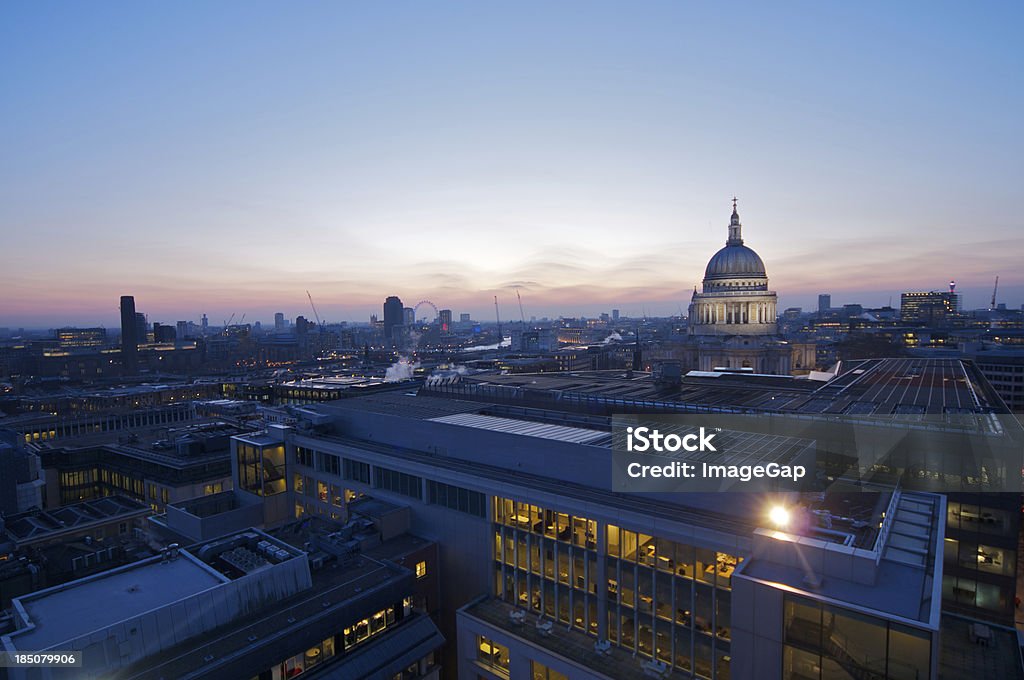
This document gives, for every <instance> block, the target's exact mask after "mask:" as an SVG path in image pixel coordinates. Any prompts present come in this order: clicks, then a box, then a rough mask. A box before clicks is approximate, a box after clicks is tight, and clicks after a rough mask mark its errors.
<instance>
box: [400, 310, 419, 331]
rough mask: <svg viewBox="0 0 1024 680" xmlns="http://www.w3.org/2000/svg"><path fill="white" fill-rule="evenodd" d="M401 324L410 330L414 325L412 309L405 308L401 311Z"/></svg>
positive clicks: (414, 316) (414, 315)
mask: <svg viewBox="0 0 1024 680" xmlns="http://www.w3.org/2000/svg"><path fill="white" fill-rule="evenodd" d="M402 318H403V323H405V325H406V326H409V327H410V328H411V327H413V326H415V325H416V310H415V309H413V308H412V307H406V308H405V309H403V310H402Z"/></svg>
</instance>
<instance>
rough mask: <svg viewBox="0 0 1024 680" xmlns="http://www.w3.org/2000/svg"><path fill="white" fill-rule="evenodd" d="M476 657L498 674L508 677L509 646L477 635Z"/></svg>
mask: <svg viewBox="0 0 1024 680" xmlns="http://www.w3.org/2000/svg"><path fill="white" fill-rule="evenodd" d="M476 659H477V661H479V662H480V663H482V664H484V665H485V666H488V667H489V668H491V670H493V671H494V672H495V673H497V674H498V675H503V676H505V677H506V678H507V677H508V647H506V646H505V645H499V644H498V643H497V642H495V641H494V640H491V639H490V638H485V637H484V636H483V635H477V636H476Z"/></svg>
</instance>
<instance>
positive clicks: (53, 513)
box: [0, 496, 149, 544]
mask: <svg viewBox="0 0 1024 680" xmlns="http://www.w3.org/2000/svg"><path fill="white" fill-rule="evenodd" d="M148 513H149V506H147V505H144V504H143V503H140V502H138V501H135V500H132V499H131V498H127V497H124V496H105V497H103V498H96V499H93V500H88V501H84V502H82V503H75V504H73V505H65V506H63V507H60V508H56V509H54V510H37V511H31V512H25V513H21V514H18V515H12V516H11V517H9V518H7V519H6V520H5V521H4V524H3V531H2V532H0V538H2V537H3V536H4V534H6V535H7V537H9V538H10V539H12V540H13V541H14V542H15V543H22V544H23V543H29V542H37V541H40V540H44V539H47V538H51V537H53V536H57V535H60V534H62V533H65V532H68V531H74V530H78V529H82V528H85V527H87V526H91V525H94V524H102V523H106V522H110V521H114V520H117V519H118V518H121V517H123V518H129V517H134V516H137V515H144V514H148Z"/></svg>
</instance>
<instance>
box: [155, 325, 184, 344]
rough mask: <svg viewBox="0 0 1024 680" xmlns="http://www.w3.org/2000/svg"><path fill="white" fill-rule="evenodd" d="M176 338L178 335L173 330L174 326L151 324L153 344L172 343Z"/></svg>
mask: <svg viewBox="0 0 1024 680" xmlns="http://www.w3.org/2000/svg"><path fill="white" fill-rule="evenodd" d="M177 338H178V333H177V331H176V330H175V329H174V326H168V325H167V324H162V323H156V322H154V323H153V342H174V341H175V340H176V339H177Z"/></svg>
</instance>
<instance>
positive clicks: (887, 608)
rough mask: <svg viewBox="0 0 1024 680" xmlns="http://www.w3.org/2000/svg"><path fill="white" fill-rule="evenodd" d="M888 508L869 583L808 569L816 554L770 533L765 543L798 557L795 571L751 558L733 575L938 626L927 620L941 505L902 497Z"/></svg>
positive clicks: (795, 539) (934, 595)
mask: <svg viewBox="0 0 1024 680" xmlns="http://www.w3.org/2000/svg"><path fill="white" fill-rule="evenodd" d="M894 505H895V510H894V511H893V512H892V513H891V516H890V517H887V518H886V522H887V523H888V526H887V533H884V535H880V536H879V537H878V539H877V541H876V545H875V546H874V548H873V551H876V552H880V553H881V557H880V559H879V561H878V567H877V571H876V573H875V582H874V584H867V583H858V582H856V581H853V580H848V579H846V578H842V577H840V576H839V575H838V574H834V573H829V571H828V569H824V570H822V569H821V567H820V566H816V567H811V563H812V562H813V563H814V564H815V565H820V564H821V562H819V561H818V559H817V557H818V556H816V555H814V554H813V553H814V552H816V551H817V550H818V549H816V548H815V546H814V545H811V544H806V543H803V544H802V543H801V542H800V537H799V536H794V535H790V534H785V533H776V534H775V537H774V538H772V539H771V540H777V541H782V542H786V543H789V544H791V547H792V549H793V550H795V551H797V552H798V553H800V560H799V561H800V563H801V566H793V565H792V564H783V563H780V562H777V561H773V560H772V559H767V558H764V557H757V556H754V557H751V558H750V559H747V560H745V561H743V562H742V563H741V565H740V566H739V567H738V568H737V574H741V575H742V577H744V578H750V579H755V580H758V581H762V582H765V583H769V584H771V585H772V586H773V587H780V586H782V587H785V588H786V589H787V590H791V591H794V592H799V593H802V594H805V595H807V596H809V597H812V598H813V597H824V598H830V599H835V600H839V601H841V602H849V603H856V604H857V605H858V606H859V607H862V608H865V609H869V610H874V611H876V612H881V613H885V614H887V615H889V616H896V617H900V618H903V619H906V620H908V621H916V622H919V623H924V624H934V625H938V621H933V620H932V619H933V617H934V616H936V615H937V607H935V606H934V605H935V604H936V603H937V601H938V600H939V599H940V598H941V595H940V590H939V588H940V585H941V584H939V583H937V582H936V581H935V579H934V576H935V574H934V572H935V561H936V559H937V553H936V551H937V543H938V542H939V541H937V537H936V534H937V532H938V531H939V530H940V529H941V526H942V524H943V523H944V522H945V517H944V516H942V515H941V513H940V509H941V507H942V505H943V504H942V503H941V499H940V497H939V496H936V495H934V494H917V493H903V494H902V495H900V496H899V497H898V498H897V499H895V500H894ZM835 549H837V550H842V549H843V548H842V547H839V546H837V547H836V548H835ZM858 552H859V553H861V554H862V555H864V556H869V555H870V552H869V551H867V550H861V549H858ZM825 559H827V558H825ZM938 559H941V555H940V556H938ZM855 568H856V567H855ZM809 574H813V575H814V576H815V577H816V580H817V582H816V583H815V582H813V581H809V579H808V575H809Z"/></svg>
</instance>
